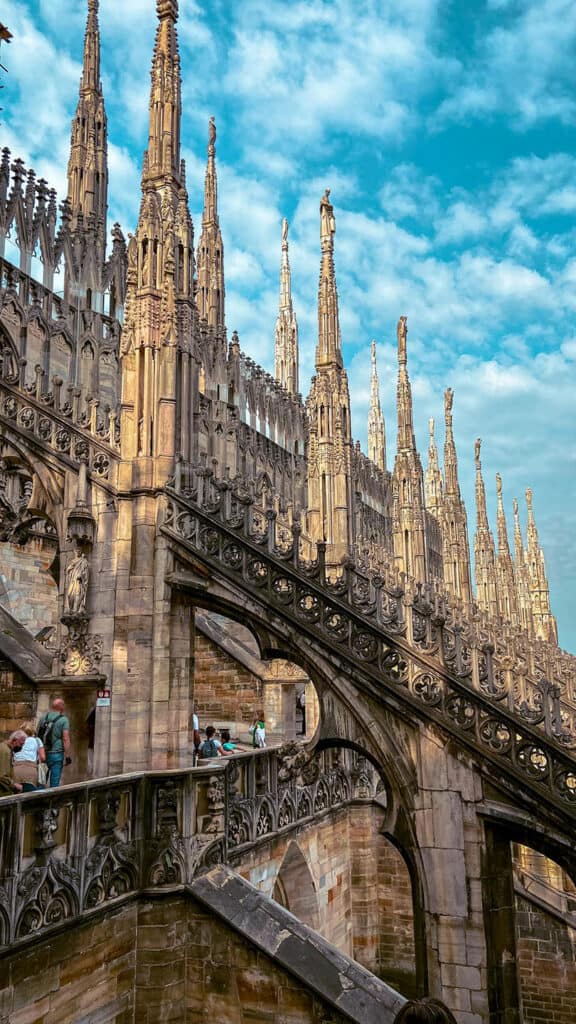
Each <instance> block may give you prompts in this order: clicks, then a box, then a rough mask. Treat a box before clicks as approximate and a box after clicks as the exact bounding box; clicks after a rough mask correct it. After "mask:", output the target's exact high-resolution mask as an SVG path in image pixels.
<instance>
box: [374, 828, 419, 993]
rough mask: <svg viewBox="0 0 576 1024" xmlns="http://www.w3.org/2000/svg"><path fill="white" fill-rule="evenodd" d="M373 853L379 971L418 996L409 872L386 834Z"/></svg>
mask: <svg viewBox="0 0 576 1024" xmlns="http://www.w3.org/2000/svg"><path fill="white" fill-rule="evenodd" d="M374 853H375V855H376V856H375V859H376V862H377V876H378V885H377V901H378V911H379V929H378V960H377V963H378V969H377V972H376V973H377V974H378V976H379V977H380V978H383V979H384V981H387V982H388V984H389V985H392V986H393V987H394V988H397V989H398V990H399V991H400V992H402V993H403V994H404V995H406V996H415V995H416V991H415V982H416V949H415V943H414V907H413V902H412V883H411V880H410V874H409V872H408V868H407V867H406V864H405V863H404V861H403V859H402V855H401V854H400V853H399V852H398V850H397V849H396V848H395V847H394V846H392V843H389V842H388V841H387V840H386V839H385V838H384V836H378V840H377V843H376V848H375V851H374Z"/></svg>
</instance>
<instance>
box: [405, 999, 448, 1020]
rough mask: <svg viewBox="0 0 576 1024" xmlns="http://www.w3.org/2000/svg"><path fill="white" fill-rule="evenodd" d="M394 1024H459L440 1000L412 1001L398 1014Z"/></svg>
mask: <svg viewBox="0 0 576 1024" xmlns="http://www.w3.org/2000/svg"><path fill="white" fill-rule="evenodd" d="M394 1024H458V1022H457V1020H456V1018H455V1016H454V1014H453V1013H451V1011H450V1010H449V1009H448V1007H447V1006H445V1005H444V1003H441V1002H440V1000H439V999H411V1000H410V1001H409V1002H408V1003H404V1006H403V1007H402V1009H401V1010H400V1011H399V1013H397V1014H396V1016H395V1018H394Z"/></svg>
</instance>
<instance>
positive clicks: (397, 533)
mask: <svg viewBox="0 0 576 1024" xmlns="http://www.w3.org/2000/svg"><path fill="white" fill-rule="evenodd" d="M406 320H407V318H406V317H405V316H401V317H400V319H399V321H398V326H397V329H396V335H397V340H398V388H397V410H398V444H397V449H396V459H395V461H394V473H393V480H392V493H393V516H392V518H393V532H394V551H395V555H396V559H397V564H398V567H399V568H400V569H401V570H402V571H404V572H405V573H407V574H408V575H409V576H412V577H413V578H414V579H417V580H425V579H426V578H427V554H426V508H425V504H424V473H423V471H422V463H421V461H420V455H419V454H418V450H417V448H416V438H415V436H414V421H413V414H412V390H411V388H410V379H409V377H408V369H407V363H408V353H407V349H406V345H407V335H408V328H407V327H406ZM437 568H439V567H437V566H435V567H434V570H433V571H435V570H436V569H437ZM435 574H436V573H435Z"/></svg>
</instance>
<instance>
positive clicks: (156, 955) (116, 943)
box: [0, 896, 348, 1024]
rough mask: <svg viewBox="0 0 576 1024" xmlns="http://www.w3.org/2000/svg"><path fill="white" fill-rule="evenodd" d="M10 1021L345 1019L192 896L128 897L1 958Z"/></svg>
mask: <svg viewBox="0 0 576 1024" xmlns="http://www.w3.org/2000/svg"><path fill="white" fill-rule="evenodd" d="M2 1016H4V1017H5V1018H8V1019H9V1020H10V1024H134V1021H138V1024H169V1022H174V1024H201V1022H202V1024H203V1022H205V1021H212V1020H214V1021H218V1022H219V1024H243V1022H245V1021H247V1020H252V1021H259V1022H262V1024H264V1022H266V1021H270V1022H272V1021H277V1020H286V1021H290V1024H321V1022H322V1021H325V1020H326V1019H330V1021H331V1022H332V1021H333V1022H334V1024H340V1022H343V1021H344V1020H345V1019H346V1020H347V1019H348V1018H344V1017H342V1016H341V1015H340V1014H339V1013H338V1012H337V1011H335V1010H334V1008H332V1007H329V1006H328V1005H327V1004H326V1003H325V1002H324V1001H323V1000H322V999H320V998H319V997H317V996H316V995H314V993H313V992H311V991H308V990H307V989H306V988H305V987H304V986H303V985H302V983H301V982H299V981H298V980H297V979H296V978H293V977H292V976H291V975H289V974H288V973H287V972H286V971H285V970H284V969H282V968H281V967H279V966H276V965H275V964H273V963H272V962H271V961H270V960H269V959H268V958H267V957H266V956H265V955H264V954H263V953H261V952H259V951H258V950H257V949H256V948H255V947H254V946H252V945H251V944H250V943H249V942H247V941H246V940H245V939H243V938H242V937H240V936H238V935H236V934H235V933H234V932H233V931H232V930H231V929H230V928H228V927H227V926H226V925H224V924H222V923H221V922H220V921H217V920H216V919H215V918H214V917H213V916H211V915H210V914H209V913H208V912H206V911H205V910H204V909H203V908H202V907H201V906H200V904H198V903H197V901H196V900H194V899H193V898H192V897H182V896H179V897H175V896H174V897H166V898H160V899H158V900H154V901H152V900H147V901H143V902H141V903H140V904H137V903H133V904H130V905H128V906H124V907H123V908H122V909H120V910H118V911H116V912H115V913H114V912H110V913H107V914H106V915H105V916H104V917H102V918H101V919H100V920H98V921H96V922H95V923H91V924H89V925H82V926H77V927H74V928H71V929H70V930H69V931H68V932H65V933H63V934H61V935H59V936H57V937H55V938H52V939H48V940H46V941H44V942H41V943H38V944H37V945H36V946H35V947H34V949H32V950H30V951H29V952H27V953H25V954H23V953H14V954H13V955H12V956H10V957H7V958H5V959H4V960H3V961H0V1018H2Z"/></svg>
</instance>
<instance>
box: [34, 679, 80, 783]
mask: <svg viewBox="0 0 576 1024" xmlns="http://www.w3.org/2000/svg"><path fill="white" fill-rule="evenodd" d="M65 707H66V705H65V704H64V701H63V700H62V698H61V697H55V698H54V700H53V701H52V710H51V711H48V712H47V713H46V714H45V715H42V718H41V719H40V722H39V723H38V736H39V737H40V739H41V740H42V742H43V744H44V747H45V749H46V764H47V765H48V785H49V786H59V785H60V780H61V778H62V770H63V768H64V766H66V767H68V766H69V765H71V764H72V758H71V757H70V722H69V721H68V718H67V717H66V715H65V714H64V711H65Z"/></svg>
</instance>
